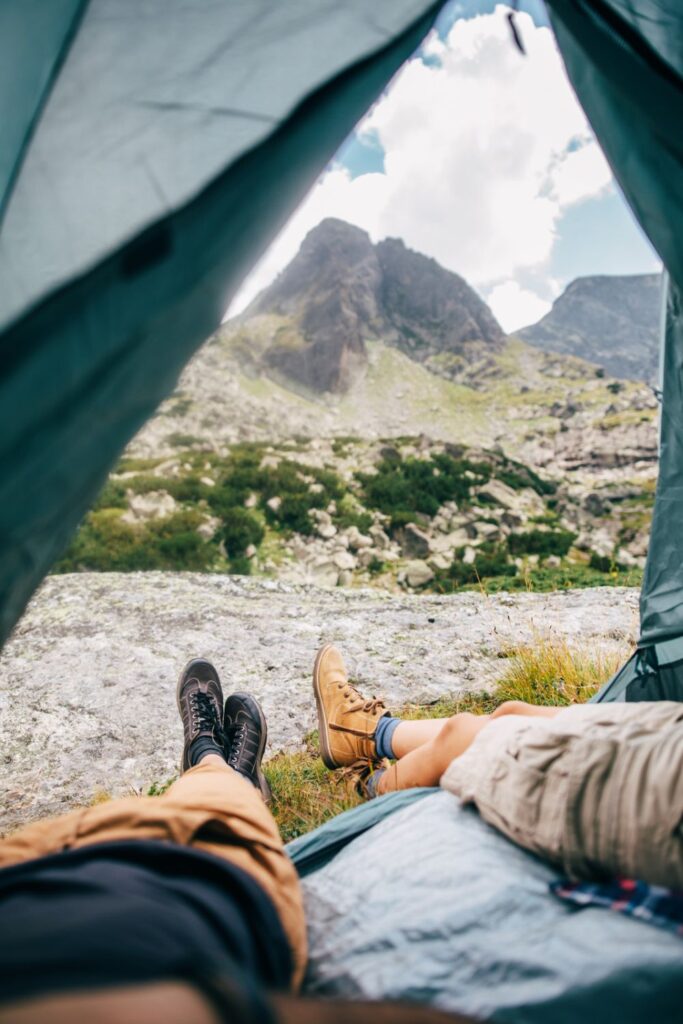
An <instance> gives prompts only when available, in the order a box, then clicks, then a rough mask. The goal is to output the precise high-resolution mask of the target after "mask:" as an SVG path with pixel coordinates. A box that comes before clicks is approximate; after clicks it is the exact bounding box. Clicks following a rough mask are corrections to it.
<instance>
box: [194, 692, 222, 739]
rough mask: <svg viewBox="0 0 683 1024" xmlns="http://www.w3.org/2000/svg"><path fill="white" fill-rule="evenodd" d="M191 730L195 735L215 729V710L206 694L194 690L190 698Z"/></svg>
mask: <svg viewBox="0 0 683 1024" xmlns="http://www.w3.org/2000/svg"><path fill="white" fill-rule="evenodd" d="M190 707H191V709H192V728H193V731H194V732H195V733H199V732H205V731H210V730H213V729H216V726H217V722H216V708H215V707H214V703H213V701H212V699H211V697H209V695H208V693H202V692H201V691H199V690H196V691H195V692H194V693H193V694H192V696H191V698H190Z"/></svg>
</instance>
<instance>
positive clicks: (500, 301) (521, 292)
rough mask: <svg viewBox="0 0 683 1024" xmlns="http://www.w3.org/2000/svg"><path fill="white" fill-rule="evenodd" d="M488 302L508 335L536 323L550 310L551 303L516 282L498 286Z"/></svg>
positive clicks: (489, 295) (488, 297) (507, 282)
mask: <svg viewBox="0 0 683 1024" xmlns="http://www.w3.org/2000/svg"><path fill="white" fill-rule="evenodd" d="M487 302H488V304H489V306H490V307H491V309H492V310H493V314H494V316H495V317H496V319H497V320H498V322H499V324H500V325H501V327H502V328H503V330H504V331H506V332H507V333H508V334H511V333H512V332H513V331H516V330H519V328H520V327H527V326H528V325H529V324H533V323H536V321H537V320H540V319H541V317H542V316H545V314H546V313H547V312H548V310H549V309H550V306H551V303H550V302H547V301H546V300H545V299H541V298H539V297H538V295H536V294H535V293H534V292H532V291H529V289H528V288H521V287H520V286H519V285H518V284H517V282H516V281H505V282H503V284H497V285H496V286H495V288H493V289H492V290H491V291H490V292H489V294H488V296H487Z"/></svg>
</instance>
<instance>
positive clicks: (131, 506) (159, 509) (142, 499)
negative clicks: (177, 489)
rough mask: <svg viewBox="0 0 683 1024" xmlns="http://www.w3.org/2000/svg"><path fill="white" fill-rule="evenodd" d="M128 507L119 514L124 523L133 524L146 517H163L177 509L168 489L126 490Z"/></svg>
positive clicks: (142, 520)
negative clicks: (138, 492)
mask: <svg viewBox="0 0 683 1024" xmlns="http://www.w3.org/2000/svg"><path fill="white" fill-rule="evenodd" d="M127 497H128V508H127V509H126V511H125V512H124V513H123V515H122V516H121V521H122V522H124V523H132V524H133V525H135V524H136V523H139V522H144V521H145V520H147V519H165V518H166V516H172V515H173V513H174V512H175V511H176V509H177V507H178V506H177V503H176V500H175V498H174V497H173V496H172V495H170V494H169V493H168V491H148V492H147V494H134V493H133V492H132V491H128V492H127Z"/></svg>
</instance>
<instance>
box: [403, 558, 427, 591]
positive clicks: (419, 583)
mask: <svg viewBox="0 0 683 1024" xmlns="http://www.w3.org/2000/svg"><path fill="white" fill-rule="evenodd" d="M433 579H434V573H433V571H432V570H431V569H430V568H429V566H428V565H427V563H426V562H422V561H420V559H416V560H415V561H414V562H408V565H407V566H406V569H405V580H406V583H407V584H408V586H409V587H423V586H424V585H425V583H429V582H430V581H431V580H433Z"/></svg>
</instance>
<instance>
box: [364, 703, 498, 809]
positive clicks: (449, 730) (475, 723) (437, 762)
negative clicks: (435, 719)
mask: <svg viewBox="0 0 683 1024" xmlns="http://www.w3.org/2000/svg"><path fill="white" fill-rule="evenodd" d="M488 722H489V717H488V716H487V715H472V714H470V713H469V712H466V711H464V712H461V713H460V714H458V715H453V717H452V718H447V719H445V721H444V722H443V724H442V726H441V728H440V729H439V731H438V733H436V735H435V736H434V737H433V739H431V740H429V741H428V742H427V743H422V744H421V745H420V746H418V747H416V748H415V749H413V750H411V751H410V752H409V753H408V754H406V755H405V756H404V757H401V758H400V759H399V760H398V761H396V762H395V763H394V764H392V765H391V766H390V767H389V768H387V769H386V770H384V771H381V772H377V773H376V776H375V783H374V786H373V788H374V793H375V795H377V796H381V795H382V794H383V793H391V792H393V791H394V790H397V789H412V788H413V787H415V786H437V785H438V783H439V779H440V778H441V776H442V775H443V773H444V772H445V771H446V768H447V767H448V765H449V764H450V763H451V761H452V760H453V758H455V757H459V756H460V754H462V753H464V752H465V750H467V748H468V747H469V745H470V743H471V742H472V740H473V739H474V738H475V736H477V735H478V734H479V733H480V732H481V730H482V729H483V728H485V726H486V725H487V724H488ZM406 724H407V723H406ZM397 731H398V730H397Z"/></svg>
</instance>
